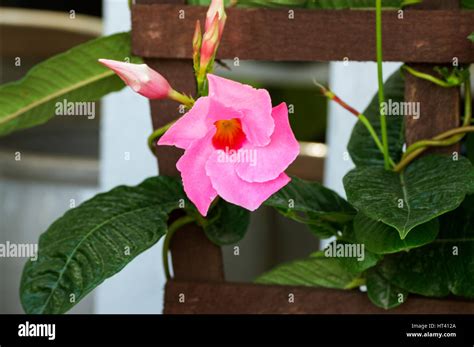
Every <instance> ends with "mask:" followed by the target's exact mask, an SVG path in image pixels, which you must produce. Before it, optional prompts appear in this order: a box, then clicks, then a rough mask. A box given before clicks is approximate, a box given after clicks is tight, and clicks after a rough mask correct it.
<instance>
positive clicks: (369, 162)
mask: <svg viewBox="0 0 474 347" xmlns="http://www.w3.org/2000/svg"><path fill="white" fill-rule="evenodd" d="M384 90H385V100H386V102H389V101H390V100H391V102H392V103H398V102H403V101H404V100H405V80H404V78H403V75H402V73H401V71H400V70H398V71H396V72H394V73H393V74H392V75H391V76H390V77H389V78H388V79H387V81H386V82H385V83H384ZM363 114H364V115H365V116H366V117H367V119H368V120H369V121H370V123H371V124H372V126H373V127H374V129H375V131H376V133H377V134H378V136H379V138H382V137H381V128H380V114H379V101H378V96H377V95H375V96H374V97H373V99H372V101H371V102H370V104H369V106H367V108H366V109H365V111H364V112H363ZM403 117H404V116H394V115H390V116H387V136H388V144H389V149H390V156H391V157H392V159H393V160H394V161H398V159H399V158H400V157H401V154H402V148H403V144H404V142H405V134H404V129H403ZM347 149H348V150H349V154H350V156H351V158H352V160H353V161H354V163H355V164H356V166H379V167H383V166H384V159H383V155H382V153H380V151H379V149H378V148H377V146H376V145H375V143H374V140H373V138H372V136H370V134H369V132H368V131H367V128H366V127H365V126H364V125H363V124H362V123H361V122H360V121H358V122H357V124H356V125H355V126H354V129H353V130H352V135H351V138H350V140H349V144H348V145H347Z"/></svg>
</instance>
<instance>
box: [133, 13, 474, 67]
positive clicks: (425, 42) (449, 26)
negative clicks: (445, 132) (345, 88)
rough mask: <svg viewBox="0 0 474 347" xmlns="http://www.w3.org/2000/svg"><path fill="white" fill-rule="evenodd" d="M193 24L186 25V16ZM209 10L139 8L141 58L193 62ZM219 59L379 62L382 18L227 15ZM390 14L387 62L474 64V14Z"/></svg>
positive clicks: (136, 27) (386, 18)
mask: <svg viewBox="0 0 474 347" xmlns="http://www.w3.org/2000/svg"><path fill="white" fill-rule="evenodd" d="M181 10H182V11H184V15H185V18H184V19H179V13H180V12H179V11H181ZM205 12H206V8H205V7H198V6H184V5H169V4H168V5H166V4H154V5H146V4H139V5H135V6H133V9H132V26H133V31H132V33H133V35H132V39H133V52H134V53H135V54H137V55H140V56H144V57H157V58H191V55H192V51H191V50H192V47H191V39H192V35H193V31H194V26H195V22H196V20H197V19H200V20H201V22H202V21H203V19H204V18H205ZM227 13H228V20H227V26H226V30H225V33H224V36H223V42H222V45H221V47H220V49H219V53H218V58H221V59H233V58H234V57H238V58H239V59H255V60H269V61H333V60H343V59H344V58H345V57H347V58H348V59H349V60H357V61H373V60H375V29H374V28H375V14H374V11H362V10H352V11H351V10H338V11H335V10H324V11H322V10H294V16H295V17H294V19H289V18H288V10H287V9H262V8H260V9H241V8H240V9H236V8H230V9H227ZM398 16H399V14H398V12H397V11H384V14H383V35H384V41H383V44H384V47H383V50H384V60H386V61H404V62H412V63H416V62H423V63H449V62H451V61H452V58H453V57H458V59H459V61H460V62H466V63H467V62H474V49H473V48H472V43H471V42H469V41H468V40H467V38H466V37H467V36H468V35H469V34H470V33H472V32H474V11H458V10H436V11H428V10H406V11H404V12H403V19H399V17H398Z"/></svg>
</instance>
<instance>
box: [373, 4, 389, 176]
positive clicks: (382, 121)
mask: <svg viewBox="0 0 474 347" xmlns="http://www.w3.org/2000/svg"><path fill="white" fill-rule="evenodd" d="M375 6H376V8H375V16H376V17H375V32H376V41H377V79H378V84H379V91H378V96H379V111H380V128H381V132H382V146H383V157H384V162H385V169H387V170H388V169H389V168H390V160H389V152H388V137H387V119H386V117H385V114H384V113H383V108H382V105H383V104H384V102H385V96H384V90H383V69H382V0H376V2H375Z"/></svg>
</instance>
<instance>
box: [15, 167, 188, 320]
mask: <svg viewBox="0 0 474 347" xmlns="http://www.w3.org/2000/svg"><path fill="white" fill-rule="evenodd" d="M180 199H185V195H184V192H183V190H182V187H181V183H180V182H179V181H178V180H176V179H173V178H169V177H165V176H159V177H153V178H150V179H147V180H145V181H144V182H143V183H141V184H140V185H138V186H136V187H126V186H121V187H117V188H115V189H112V190H111V191H109V192H107V193H103V194H99V195H97V196H95V197H94V198H92V199H90V200H88V201H86V202H85V203H83V204H81V205H80V206H78V207H77V208H75V209H72V210H70V211H68V212H66V214H65V215H64V216H63V217H61V218H60V219H58V220H57V221H56V222H55V223H54V224H52V225H51V226H50V227H49V228H48V230H47V231H46V232H45V233H43V234H42V235H41V237H40V241H39V251H38V259H37V260H36V261H31V260H30V261H28V263H27V264H26V266H25V269H24V271H23V277H22V280H21V288H20V295H21V301H22V304H23V308H24V309H25V311H26V313H64V312H66V311H68V310H69V309H70V308H71V307H72V306H74V304H75V303H77V302H79V301H80V300H81V299H82V298H83V297H84V296H85V295H87V294H88V293H89V292H90V291H91V290H93V289H94V288H96V287H97V286H98V285H99V284H100V283H102V282H103V281H104V280H105V279H107V278H109V277H111V276H113V275H114V274H116V273H117V272H119V271H120V270H121V269H122V268H123V267H124V266H125V265H127V264H128V263H129V262H130V261H131V260H133V259H134V258H135V257H136V256H137V255H139V254H140V253H142V252H143V251H145V250H146V249H148V248H150V247H151V246H153V245H154V244H155V243H156V242H157V241H158V240H159V239H160V238H161V237H162V236H163V235H164V234H165V233H166V231H167V219H168V213H170V212H171V211H172V210H175V209H178V204H179V202H180ZM71 295H74V297H75V302H74V303H71V301H70V298H71Z"/></svg>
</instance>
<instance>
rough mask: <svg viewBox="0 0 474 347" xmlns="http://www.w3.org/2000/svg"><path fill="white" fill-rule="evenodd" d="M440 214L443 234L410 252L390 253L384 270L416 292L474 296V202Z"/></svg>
mask: <svg viewBox="0 0 474 347" xmlns="http://www.w3.org/2000/svg"><path fill="white" fill-rule="evenodd" d="M473 200H474V199H473V196H469V197H468V198H467V199H466V201H465V202H464V203H463V204H462V205H461V207H460V208H458V209H456V210H455V211H452V212H450V213H447V214H445V215H443V216H442V217H441V218H440V226H441V231H440V236H439V238H438V239H436V240H435V241H434V242H433V243H431V244H429V245H427V246H423V247H421V248H416V249H414V250H411V251H410V252H408V253H405V252H403V253H399V254H394V255H390V256H386V257H385V259H384V261H383V262H382V263H381V264H380V272H381V273H382V274H383V276H385V277H386V278H388V279H389V280H390V281H391V282H392V283H393V284H395V285H397V286H399V287H401V288H404V289H406V290H408V291H410V292H412V293H416V294H420V295H425V296H436V297H442V296H447V295H449V294H450V293H452V294H455V295H459V296H464V297H469V298H474V286H473V283H474V203H473Z"/></svg>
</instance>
